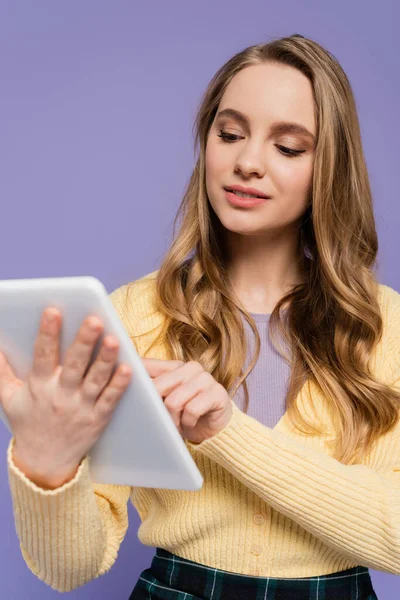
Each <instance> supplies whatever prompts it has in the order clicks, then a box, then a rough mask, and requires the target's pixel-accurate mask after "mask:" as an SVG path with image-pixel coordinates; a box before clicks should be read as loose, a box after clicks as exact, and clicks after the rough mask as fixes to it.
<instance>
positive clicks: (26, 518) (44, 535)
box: [7, 438, 130, 592]
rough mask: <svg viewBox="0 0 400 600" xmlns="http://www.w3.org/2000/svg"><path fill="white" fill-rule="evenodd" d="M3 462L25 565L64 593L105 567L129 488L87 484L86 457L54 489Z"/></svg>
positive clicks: (121, 531) (120, 533)
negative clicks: (67, 480)
mask: <svg viewBox="0 0 400 600" xmlns="http://www.w3.org/2000/svg"><path fill="white" fill-rule="evenodd" d="M13 445H14V438H12V439H11V441H10V444H9V446H8V450H7V464H8V475H9V484H10V491H11V497H12V501H13V508H14V517H15V527H16V531H17V535H18V538H19V540H20V547H21V553H22V556H23V558H24V560H25V562H26V564H27V566H28V567H29V569H30V570H31V571H32V572H33V573H34V574H35V575H36V576H37V577H38V578H39V579H41V580H42V581H44V582H45V583H46V584H48V585H49V586H50V587H52V588H53V589H55V590H58V591H60V592H67V591H70V590H73V589H75V588H78V587H80V586H82V585H84V584H85V583H88V582H89V581H91V580H92V579H95V578H96V577H99V576H100V575H102V574H103V573H105V572H106V571H108V570H109V569H110V568H111V567H112V565H113V564H114V562H115V560H116V558H117V554H118V550H119V547H120V544H121V542H122V540H123V538H124V536H125V533H126V530H127V528H128V508H127V502H128V500H129V494H130V486H121V485H105V484H93V483H92V482H91V479H90V473H89V463H88V460H89V458H88V457H85V458H84V460H83V461H82V462H81V464H80V466H79V469H78V471H77V473H76V475H75V477H74V478H73V479H72V480H71V481H69V482H67V483H65V484H64V485H63V486H61V487H59V488H56V489H55V490H44V489H42V488H40V487H38V486H36V485H35V484H34V483H33V482H31V481H30V480H29V479H28V478H27V477H26V476H25V475H24V473H22V471H20V470H19V469H18V467H16V466H15V465H14V463H13V460H12V449H13Z"/></svg>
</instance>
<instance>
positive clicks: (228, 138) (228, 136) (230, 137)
mask: <svg viewBox="0 0 400 600" xmlns="http://www.w3.org/2000/svg"><path fill="white" fill-rule="evenodd" d="M217 135H218V137H220V138H221V139H222V140H224V142H228V143H232V142H236V140H239V139H242V138H241V136H239V135H235V134H234V133H227V132H226V131H223V130H222V129H221V130H220V132H219V133H218V134H217ZM275 145H276V147H277V148H278V149H279V151H280V152H281V154H283V155H284V156H287V157H288V158H294V157H296V156H299V155H300V154H302V153H303V152H305V150H292V148H287V147H286V146H281V145H279V144H275Z"/></svg>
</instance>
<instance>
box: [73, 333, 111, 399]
mask: <svg viewBox="0 0 400 600" xmlns="http://www.w3.org/2000/svg"><path fill="white" fill-rule="evenodd" d="M118 352H119V342H118V340H117V339H116V338H115V337H114V336H112V335H109V336H106V337H105V338H104V340H103V342H102V346H101V349H100V351H99V353H98V355H97V358H96V360H95V361H94V363H93V364H92V365H91V367H90V369H89V371H88V372H87V374H86V376H85V378H84V380H83V385H82V393H83V396H84V397H85V398H86V399H88V400H92V401H94V400H97V398H98V396H99V394H100V393H101V392H102V391H103V389H104V388H105V386H106V385H107V383H108V382H109V380H110V377H111V376H112V374H113V370H114V367H115V363H116V361H117V358H118Z"/></svg>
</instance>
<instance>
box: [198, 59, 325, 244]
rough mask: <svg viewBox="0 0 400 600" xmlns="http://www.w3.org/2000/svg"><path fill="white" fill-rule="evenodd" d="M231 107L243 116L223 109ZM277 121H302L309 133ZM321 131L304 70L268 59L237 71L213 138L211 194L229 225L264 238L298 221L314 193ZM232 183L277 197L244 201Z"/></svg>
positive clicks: (208, 175) (209, 148)
mask: <svg viewBox="0 0 400 600" xmlns="http://www.w3.org/2000/svg"><path fill="white" fill-rule="evenodd" d="M227 109H229V110H230V111H237V112H238V113H240V114H241V115H242V117H241V116H240V115H235V114H234V113H232V112H226V113H225V114H223V111H225V110H227ZM278 122H279V123H281V122H285V123H287V122H290V123H295V124H297V125H299V126H302V127H303V128H305V129H306V130H308V132H309V134H310V135H307V133H306V132H301V131H300V130H297V131H296V130H295V129H293V128H292V129H290V128H289V126H286V127H285V126H283V125H281V126H280V127H279V128H278V126H277V123H278ZM221 133H222V134H223V135H225V134H226V135H227V136H228V138H227V140H228V141H226V139H223V138H221V137H219V136H220V135H221ZM312 136H314V139H313V138H312ZM315 136H316V122H315V116H314V99H313V94H312V88H311V83H310V81H309V80H308V79H307V77H305V75H303V74H302V73H301V72H300V71H298V70H297V69H294V68H293V67H289V66H286V65H280V64H271V63H264V64H260V65H252V66H250V67H246V68H245V69H243V70H242V71H240V72H239V73H237V74H236V75H235V76H234V78H233V79H232V80H231V81H230V83H229V85H228V86H227V88H226V90H225V93H224V95H223V97H222V99H221V102H220V105H219V108H218V111H217V114H216V116H215V119H214V121H213V124H212V126H211V129H210V131H209V135H208V139H207V145H206V187H207V193H208V197H209V200H210V203H211V205H212V207H213V209H214V211H215V213H216V214H217V216H218V218H219V220H220V221H221V222H222V224H223V225H224V227H225V228H226V229H228V230H230V231H233V232H236V233H238V234H243V235H259V236H263V237H265V235H266V234H270V233H275V234H277V233H283V232H284V231H287V230H288V229H293V226H296V227H297V226H298V222H299V219H300V217H301V216H302V215H303V213H304V212H305V210H306V208H307V204H308V202H309V199H310V194H311V185H312V172H313V161H314V147H315ZM289 151H298V152H299V154H298V155H297V156H296V154H293V155H291V153H290V152H289ZM232 185H241V186H243V187H253V188H256V189H257V190H260V192H262V193H263V194H265V195H266V196H269V197H270V200H265V201H264V202H263V203H262V204H260V205H258V206H255V207H252V208H241V207H240V208H239V207H237V206H234V205H233V204H231V203H230V202H229V201H228V200H227V198H226V193H225V190H224V188H226V187H229V186H232Z"/></svg>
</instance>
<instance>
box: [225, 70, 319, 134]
mask: <svg viewBox="0 0 400 600" xmlns="http://www.w3.org/2000/svg"><path fill="white" fill-rule="evenodd" d="M224 108H234V109H236V110H239V111H241V112H243V113H245V114H246V115H247V117H248V119H249V120H250V123H251V124H252V125H254V126H255V127H257V126H262V127H265V125H266V124H268V122H269V121H271V122H272V121H278V120H286V121H294V122H298V123H300V124H302V125H304V126H305V127H307V129H309V130H310V131H311V132H312V133H313V134H314V135H315V133H316V120H315V106H314V98H313V92H312V86H311V82H310V81H309V79H308V78H307V77H306V76H305V75H303V73H301V72H300V71H299V70H298V69H295V68H293V67H290V66H287V65H280V64H275V63H264V64H260V65H251V66H250V67H246V68H244V69H242V70H241V71H239V73H237V74H236V75H235V76H234V77H233V78H232V80H231V81H230V82H229V84H228V86H227V88H226V90H225V92H224V94H223V96H222V99H221V102H220V105H219V107H218V110H219V111H221V110H223V109H224Z"/></svg>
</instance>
